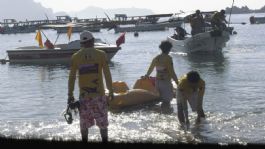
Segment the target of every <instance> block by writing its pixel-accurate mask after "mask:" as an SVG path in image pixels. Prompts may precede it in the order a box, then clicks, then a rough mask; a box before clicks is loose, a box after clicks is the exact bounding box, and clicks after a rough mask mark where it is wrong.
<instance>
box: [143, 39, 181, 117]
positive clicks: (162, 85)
mask: <svg viewBox="0 0 265 149" xmlns="http://www.w3.org/2000/svg"><path fill="white" fill-rule="evenodd" d="M159 48H160V49H161V50H162V53H161V54H159V55H157V56H156V57H155V58H153V60H152V63H151V65H150V66H149V69H148V71H147V73H146V75H145V76H143V78H148V77H149V76H150V74H151V73H152V71H153V70H154V68H155V67H156V79H155V86H156V88H157V90H158V92H159V94H160V98H161V100H162V104H161V110H162V112H163V113H171V112H173V109H172V107H171V106H170V102H171V100H172V99H173V85H172V83H171V79H173V80H174V81H175V83H176V84H178V78H177V75H176V73H175V71H174V68H173V61H172V57H171V56H169V55H168V54H169V52H170V50H171V48H172V44H171V43H170V42H169V41H162V42H161V44H160V45H159Z"/></svg>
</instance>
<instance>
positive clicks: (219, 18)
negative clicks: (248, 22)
mask: <svg viewBox="0 0 265 149" xmlns="http://www.w3.org/2000/svg"><path fill="white" fill-rule="evenodd" d="M225 17H226V16H225V10H223V9H222V10H220V12H215V13H214V14H213V16H212V17H211V25H212V27H213V28H215V29H220V30H224V29H225V28H226V25H225V23H228V22H227V21H226V19H225Z"/></svg>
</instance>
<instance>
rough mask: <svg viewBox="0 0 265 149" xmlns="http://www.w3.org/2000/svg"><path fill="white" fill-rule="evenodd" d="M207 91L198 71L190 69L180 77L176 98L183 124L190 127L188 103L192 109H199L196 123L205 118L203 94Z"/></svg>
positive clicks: (180, 119)
mask: <svg viewBox="0 0 265 149" xmlns="http://www.w3.org/2000/svg"><path fill="white" fill-rule="evenodd" d="M204 91H205V81H204V80H203V79H202V78H201V77H200V75H199V73H198V72H197V71H190V72H188V73H187V74H185V75H184V76H182V77H181V78H180V79H179V84H178V87H177V92H176V98H177V107H178V119H179V122H180V124H181V125H182V126H185V125H186V126H187V127H189V124H190V122H189V117H188V105H187V101H188V102H189V104H190V107H191V109H192V111H197V119H196V123H199V122H200V120H201V118H205V114H204V111H203V107H202V104H203V96H204Z"/></svg>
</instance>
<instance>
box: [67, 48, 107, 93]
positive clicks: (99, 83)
mask: <svg viewBox="0 0 265 149" xmlns="http://www.w3.org/2000/svg"><path fill="white" fill-rule="evenodd" d="M106 63H107V59H106V54H105V52H103V51H100V50H97V49H94V48H82V49H80V50H79V51H78V52H77V53H75V54H74V55H73V56H72V67H71V72H72V71H73V72H76V71H78V74H79V77H78V81H79V88H80V96H81V97H83V98H86V97H96V96H103V95H104V94H105V93H104V85H103V78H102V70H103V69H104V67H106V65H107V64H106ZM104 75H110V74H104ZM107 78H108V77H107Z"/></svg>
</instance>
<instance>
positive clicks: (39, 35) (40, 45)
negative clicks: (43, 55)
mask: <svg viewBox="0 0 265 149" xmlns="http://www.w3.org/2000/svg"><path fill="white" fill-rule="evenodd" d="M35 40H37V41H38V43H39V47H40V48H43V43H42V37H41V32H40V30H38V32H37V34H36V37H35Z"/></svg>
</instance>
